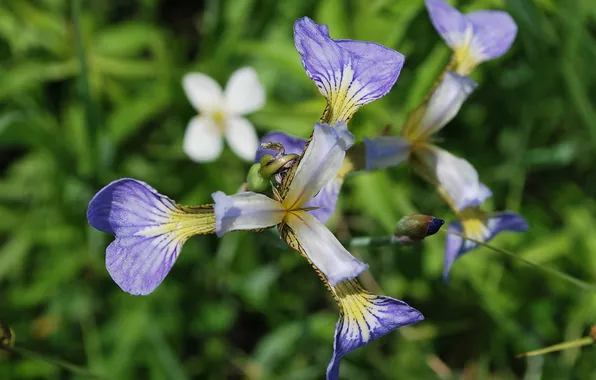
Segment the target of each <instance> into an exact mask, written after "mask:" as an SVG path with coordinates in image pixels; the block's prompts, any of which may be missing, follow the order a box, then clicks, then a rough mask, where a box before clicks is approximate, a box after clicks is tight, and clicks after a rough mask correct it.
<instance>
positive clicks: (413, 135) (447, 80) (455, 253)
mask: <svg viewBox="0 0 596 380" xmlns="http://www.w3.org/2000/svg"><path fill="white" fill-rule="evenodd" d="M475 87H476V84H475V83H474V82H473V81H472V80H471V79H470V78H469V77H467V76H462V75H459V74H457V73H454V72H451V71H447V72H446V73H445V74H444V76H443V78H442V80H441V81H440V83H439V85H438V86H437V87H436V88H435V89H434V91H433V93H432V94H431V96H430V98H429V99H428V100H427V101H426V102H425V103H423V104H422V105H421V106H420V107H419V108H418V109H416V110H415V111H414V112H413V113H412V115H411V116H410V117H409V118H408V121H407V122H406V125H405V126H404V128H403V129H402V134H401V136H381V137H377V138H375V139H371V140H365V146H366V169H367V170H372V169H379V168H385V167H389V166H394V165H397V164H399V163H401V162H403V161H405V160H408V161H409V163H410V165H411V166H412V167H413V169H414V170H415V171H416V172H417V173H418V174H419V175H420V176H422V177H423V178H425V179H426V180H427V181H429V182H430V183H432V184H433V185H434V186H435V187H436V188H437V189H438V191H439V193H440V194H441V195H442V196H443V198H444V199H445V200H446V201H447V203H448V204H449V205H450V207H451V208H452V209H453V211H454V212H455V214H456V215H457V216H458V219H459V220H460V221H459V222H454V223H451V224H450V225H449V227H448V231H453V232H458V233H461V234H464V235H466V236H469V237H471V238H474V239H477V240H480V241H483V242H487V241H489V240H490V239H492V238H493V237H494V236H495V235H496V234H498V233H499V232H502V231H515V232H525V231H526V230H527V228H528V225H527V223H526V221H525V220H524V219H523V218H522V217H521V216H520V215H518V214H515V213H512V212H502V213H495V214H486V213H485V212H484V211H482V210H481V209H480V208H479V206H480V205H482V204H483V203H484V201H485V200H486V199H487V198H489V197H490V196H491V195H492V192H491V191H490V189H489V188H488V187H487V186H486V185H484V184H483V183H481V182H480V180H479V178H478V172H477V171H476V169H474V167H473V166H472V165H471V164H470V163H469V162H468V161H466V160H465V159H463V158H460V157H456V156H454V155H452V154H451V153H449V152H448V151H446V150H444V149H441V148H439V147H437V146H436V145H434V144H433V143H432V136H433V135H434V134H435V133H437V132H438V131H439V130H441V129H442V128H443V127H444V126H445V125H446V124H447V123H449V121H451V120H452V119H453V118H454V117H455V116H456V115H457V113H458V112H459V109H460V108H461V106H462V104H463V103H464V101H465V100H466V99H467V97H468V96H469V95H470V94H471V93H472V91H473V90H474V89H475ZM476 246H477V244H475V243H473V242H471V241H468V240H463V239H462V238H460V237H457V236H453V235H449V236H448V238H447V244H446V248H445V265H444V270H443V275H444V277H445V278H447V277H448V273H449V270H450V268H451V265H452V264H453V262H454V261H455V259H457V258H458V257H459V256H461V255H462V254H463V253H465V252H468V251H470V250H472V249H474V248H476Z"/></svg>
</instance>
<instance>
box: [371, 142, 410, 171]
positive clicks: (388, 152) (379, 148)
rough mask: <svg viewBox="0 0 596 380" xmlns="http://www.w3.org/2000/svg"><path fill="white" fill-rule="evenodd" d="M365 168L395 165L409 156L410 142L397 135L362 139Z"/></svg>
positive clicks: (382, 167) (372, 168) (381, 167)
mask: <svg viewBox="0 0 596 380" xmlns="http://www.w3.org/2000/svg"><path fill="white" fill-rule="evenodd" d="M364 146H365V149H366V170H375V169H384V168H388V167H391V166H397V165H399V164H401V163H402V162H404V161H406V160H407V159H408V157H409V156H410V149H411V143H410V141H409V140H407V139H404V138H403V137H398V136H379V137H375V138H374V139H367V138H365V139H364Z"/></svg>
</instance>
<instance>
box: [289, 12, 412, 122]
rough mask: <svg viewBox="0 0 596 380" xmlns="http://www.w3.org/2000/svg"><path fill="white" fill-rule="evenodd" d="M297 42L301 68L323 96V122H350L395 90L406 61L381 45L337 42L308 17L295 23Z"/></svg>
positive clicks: (345, 41) (295, 38)
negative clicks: (372, 103)
mask: <svg viewBox="0 0 596 380" xmlns="http://www.w3.org/2000/svg"><path fill="white" fill-rule="evenodd" d="M294 43H295V44H296V49H297V50H298V53H300V56H301V60H302V65H303V66H304V69H305V70H306V74H307V75H308V77H309V78H311V79H312V80H313V81H314V82H315V84H316V85H317V87H318V88H319V91H320V92H321V94H323V96H325V97H326V98H327V105H328V106H327V110H326V112H325V115H324V116H323V121H325V122H329V123H335V122H337V121H348V120H349V119H350V118H351V117H352V115H353V114H354V113H355V112H356V111H357V110H358V108H359V107H361V106H363V105H365V104H367V103H370V102H372V101H373V100H376V99H379V98H380V97H382V96H384V95H385V94H387V93H388V92H389V90H390V89H391V88H392V87H393V85H394V84H395V82H396V81H397V78H398V77H399V73H400V71H401V68H402V66H403V64H404V61H405V58H404V56H403V55H402V54H400V53H398V52H396V51H395V50H392V49H389V48H386V47H384V46H382V45H379V44H376V43H372V42H363V41H352V40H334V39H332V38H330V37H329V29H328V28H327V26H326V25H319V24H317V23H315V22H314V21H313V20H311V19H309V18H308V17H303V18H301V19H298V20H297V21H296V23H295V24H294Z"/></svg>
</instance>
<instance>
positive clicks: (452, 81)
mask: <svg viewBox="0 0 596 380" xmlns="http://www.w3.org/2000/svg"><path fill="white" fill-rule="evenodd" d="M476 87H477V84H476V83H475V82H474V81H473V80H472V79H470V78H469V77H467V76H463V75H459V74H456V73H454V72H452V71H448V72H446V73H445V75H444V76H443V79H442V80H441V83H439V85H438V86H437V88H436V89H435V91H434V92H433V94H432V95H431V97H430V99H429V100H428V103H427V104H425V105H423V107H425V108H424V112H423V114H422V118H421V119H420V122H419V123H418V127H417V128H416V129H415V130H413V131H412V133H413V135H414V136H415V137H413V138H416V137H418V138H421V137H425V136H430V135H432V134H434V133H436V132H437V131H439V130H440V129H441V128H443V127H444V126H445V125H447V123H449V122H450V121H451V120H453V118H454V117H455V116H456V115H457V113H458V112H459V109H460V108H461V106H462V104H463V103H464V102H465V101H466V99H467V98H468V96H469V95H470V94H471V93H472V92H473V91H474V89H475V88H476Z"/></svg>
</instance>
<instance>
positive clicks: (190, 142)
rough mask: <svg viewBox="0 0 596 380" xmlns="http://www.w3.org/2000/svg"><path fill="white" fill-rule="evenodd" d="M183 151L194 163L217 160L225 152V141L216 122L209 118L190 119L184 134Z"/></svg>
mask: <svg viewBox="0 0 596 380" xmlns="http://www.w3.org/2000/svg"><path fill="white" fill-rule="evenodd" d="M183 149H184V153H186V155H187V156H188V157H189V158H190V159H191V160H193V161H196V162H209V161H213V160H216V159H217V158H218V157H219V155H220V154H221V151H222V150H223V141H222V137H221V133H220V131H219V129H218V127H217V125H216V124H215V122H214V121H213V120H212V119H211V118H210V117H208V116H195V117H193V118H192V119H190V122H189V123H188V127H186V132H185V134H184V143H183Z"/></svg>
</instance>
